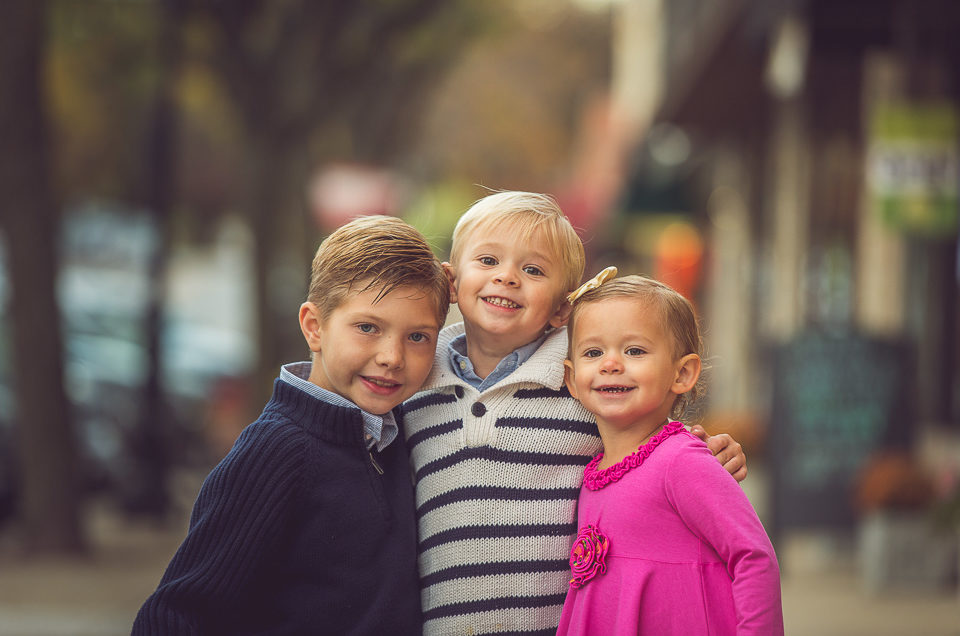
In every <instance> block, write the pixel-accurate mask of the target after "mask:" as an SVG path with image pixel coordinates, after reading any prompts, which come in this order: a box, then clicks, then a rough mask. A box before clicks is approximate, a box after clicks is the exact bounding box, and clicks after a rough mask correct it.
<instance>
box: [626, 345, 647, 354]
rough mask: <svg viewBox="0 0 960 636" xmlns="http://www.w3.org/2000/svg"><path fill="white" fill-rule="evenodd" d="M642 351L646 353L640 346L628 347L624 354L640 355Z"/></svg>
mask: <svg viewBox="0 0 960 636" xmlns="http://www.w3.org/2000/svg"><path fill="white" fill-rule="evenodd" d="M644 353H646V351H644V350H643V349H641V348H640V347H630V348H629V349H627V351H626V354H627V355H628V356H642V355H643V354H644Z"/></svg>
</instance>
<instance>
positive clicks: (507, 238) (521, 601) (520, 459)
mask: <svg viewBox="0 0 960 636" xmlns="http://www.w3.org/2000/svg"><path fill="white" fill-rule="evenodd" d="M444 267H445V268H446V270H447V273H448V275H449V277H450V282H451V285H452V292H451V301H452V302H457V303H458V305H459V308H460V312H461V313H462V314H463V319H464V322H463V323H462V324H457V325H453V326H451V327H448V328H447V329H444V330H443V332H441V334H440V339H439V342H438V347H437V358H436V364H435V366H434V370H433V372H432V373H431V375H430V377H429V378H428V379H427V382H426V384H425V385H424V391H423V392H422V393H420V394H418V395H416V396H414V398H412V399H411V400H409V401H408V402H407V403H406V404H405V405H404V412H405V413H406V417H405V430H406V435H407V442H408V446H409V448H410V457H411V461H412V463H413V467H414V473H415V480H416V500H417V520H418V524H419V550H420V577H421V578H420V584H421V586H422V602H423V610H424V617H423V618H424V633H425V634H443V635H446V634H487V633H498V632H503V633H520V632H522V633H524V634H528V633H529V634H553V633H555V631H556V629H557V624H558V622H559V618H560V611H561V608H562V606H563V601H564V597H565V594H566V589H567V583H568V579H569V564H568V561H567V558H568V554H569V550H570V545H571V542H572V539H573V536H574V535H575V534H576V501H577V495H578V492H579V488H580V482H581V479H582V476H583V467H584V465H586V464H587V462H588V461H589V460H590V458H592V457H593V456H594V455H595V454H596V453H598V452H599V451H600V449H601V444H600V440H599V435H598V433H597V428H596V424H595V422H594V418H593V416H592V415H591V414H590V413H588V412H587V411H586V410H584V409H583V407H582V406H580V404H579V403H578V402H577V401H576V400H574V399H573V398H572V397H571V396H570V394H569V392H567V390H566V388H565V387H564V383H563V360H564V358H565V356H566V350H567V335H566V330H565V329H563V328H560V327H561V326H562V325H563V324H564V323H565V321H566V318H567V315H568V313H569V310H570V306H569V304H568V303H567V302H566V300H565V296H566V294H567V293H568V292H570V291H571V290H573V289H574V288H576V286H577V285H578V284H579V282H580V278H581V277H582V275H583V268H584V252H583V245H582V243H581V242H580V239H579V237H578V236H577V235H576V232H575V231H574V230H573V228H572V227H571V225H570V223H569V221H567V219H566V217H564V215H563V213H562V212H561V211H560V209H559V208H558V207H557V205H556V203H555V202H554V201H553V200H552V199H551V198H549V197H547V196H544V195H539V194H531V193H524V192H501V193H497V194H493V195H490V196H488V197H485V198H484V199H481V200H480V201H479V202H477V203H476V204H475V205H474V206H473V207H472V208H471V209H470V210H468V211H467V212H466V213H465V214H464V215H463V216H462V217H461V219H460V221H459V222H458V224H457V227H456V229H455V230H454V234H453V244H452V248H451V254H450V262H449V263H444ZM711 446H712V447H713V448H714V450H715V452H716V451H717V450H719V449H721V448H724V447H725V448H724V450H723V452H722V453H721V454H720V455H718V459H720V460H721V461H722V462H724V463H725V466H726V467H727V469H728V470H729V471H730V472H731V473H734V474H735V476H737V477H739V478H741V479H742V478H743V476H745V474H746V468H745V465H744V459H743V455H742V452H740V451H739V445H737V444H736V443H734V442H732V440H730V438H729V436H725V435H724V436H718V437H715V438H711ZM680 611H682V609H681V610H680Z"/></svg>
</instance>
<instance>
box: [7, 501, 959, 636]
mask: <svg viewBox="0 0 960 636" xmlns="http://www.w3.org/2000/svg"><path fill="white" fill-rule="evenodd" d="M88 527H89V531H90V532H89V534H90V538H91V543H92V547H93V549H92V552H91V555H90V556H88V557H84V558H66V559H64V558H59V559H57V558H42V559H36V558H26V557H23V556H19V555H17V553H16V552H15V550H13V549H12V548H11V546H10V541H9V537H8V538H7V539H6V540H4V539H3V537H0V636H121V635H126V634H129V633H130V627H131V624H132V623H133V619H134V616H135V615H136V612H137V609H138V608H139V606H140V604H141V603H142V602H143V600H144V599H145V598H146V597H147V596H148V595H149V594H150V592H151V591H152V590H153V588H154V587H155V586H156V584H157V582H158V581H159V579H160V576H161V574H162V573H163V569H164V567H165V566H166V564H167V562H168V561H169V559H170V557H171V556H172V554H173V552H174V551H175V550H176V548H177V545H178V544H179V542H180V540H181V539H182V537H183V533H184V530H185V527H186V521H185V519H184V520H180V521H177V522H174V523H170V524H168V525H167V527H156V526H153V525H150V524H146V523H143V522H132V521H128V520H124V519H123V518H121V517H120V516H118V515H117V514H116V513H114V512H112V511H111V510H110V509H109V508H108V507H106V506H100V507H97V508H95V509H94V513H93V514H92V515H91V518H90V520H89V522H88ZM783 545H784V548H783V549H782V552H781V565H782V569H783V573H784V576H783V579H782V593H783V611H784V621H785V624H786V634H787V636H861V635H862V636H960V592H958V590H957V589H956V586H955V585H951V586H949V587H948V588H946V589H937V590H911V589H897V590H887V591H884V592H882V593H876V592H868V591H867V590H866V589H865V586H864V585H863V582H862V580H861V578H862V577H860V576H859V574H858V571H857V566H856V559H855V558H853V555H852V553H851V550H850V546H849V545H844V544H843V542H837V541H835V540H832V539H831V538H830V537H825V536H819V535H815V534H814V535H797V536H792V537H787V538H786V539H785V541H784V544H783Z"/></svg>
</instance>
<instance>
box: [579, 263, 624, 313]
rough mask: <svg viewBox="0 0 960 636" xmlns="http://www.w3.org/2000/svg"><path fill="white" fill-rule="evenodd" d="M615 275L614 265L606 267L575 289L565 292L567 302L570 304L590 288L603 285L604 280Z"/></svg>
mask: <svg viewBox="0 0 960 636" xmlns="http://www.w3.org/2000/svg"><path fill="white" fill-rule="evenodd" d="M616 275H617V268H616V267H614V266H612V265H611V266H610V267H607V268H606V269H604V270H603V271H602V272H600V273H599V274H597V275H596V276H594V277H593V278H591V279H590V280H588V281H587V282H585V283H584V284H583V285H580V286H579V287H577V288H576V289H575V290H573V291H572V292H570V293H569V294H567V302H569V303H570V304H571V305H572V304H573V303H574V302H576V300H577V299H578V298H580V297H581V296H583V295H584V294H586V293H587V292H588V291H590V290H591V289H596V288H597V287H599V286H600V285H603V284H604V283H605V282H607V281H608V280H610V279H611V278H613V277H614V276H616Z"/></svg>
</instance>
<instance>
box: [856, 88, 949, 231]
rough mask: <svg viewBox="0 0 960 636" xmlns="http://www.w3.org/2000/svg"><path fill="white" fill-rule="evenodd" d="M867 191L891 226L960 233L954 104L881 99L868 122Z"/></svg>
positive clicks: (876, 208)
mask: <svg viewBox="0 0 960 636" xmlns="http://www.w3.org/2000/svg"><path fill="white" fill-rule="evenodd" d="M869 126H870V128H869V137H870V139H869V147H868V152H867V191H868V196H869V197H870V200H871V205H872V206H873V209H874V210H875V211H876V213H877V214H879V215H880V217H881V218H882V219H883V220H884V221H885V222H886V223H887V224H889V225H890V226H892V227H894V228H897V229H898V230H900V231H903V232H905V233H909V234H916V235H921V236H927V237H934V238H937V237H942V238H948V237H952V236H956V233H957V219H958V205H960V199H958V196H957V192H958V189H957V182H958V179H960V162H958V148H957V146H958V135H960V118H958V115H957V108H956V106H955V105H954V104H953V103H951V102H917V103H879V104H877V105H876V106H874V107H873V109H872V113H871V117H870V123H869Z"/></svg>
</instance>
